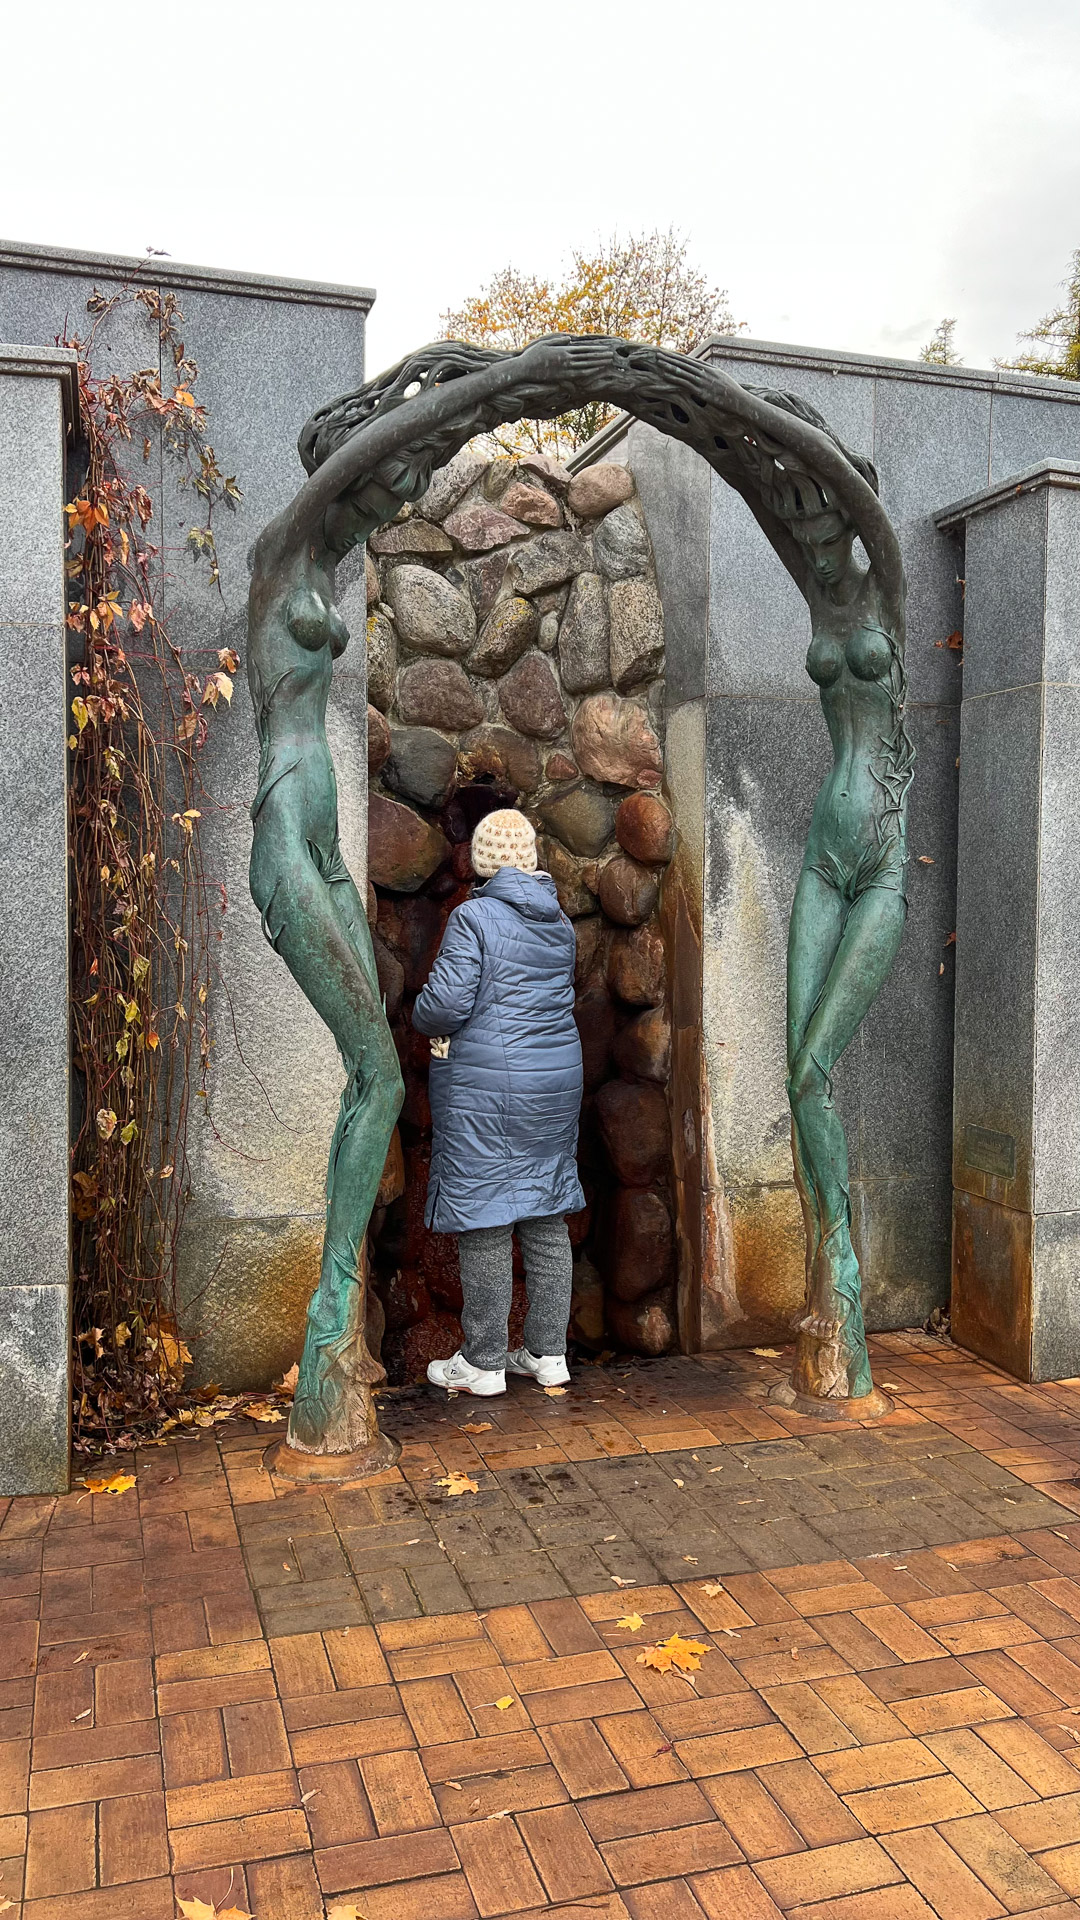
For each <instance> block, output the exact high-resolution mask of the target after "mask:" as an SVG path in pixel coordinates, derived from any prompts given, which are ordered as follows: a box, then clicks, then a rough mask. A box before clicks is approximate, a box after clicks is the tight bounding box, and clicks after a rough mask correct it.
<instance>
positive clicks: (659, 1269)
mask: <svg viewBox="0 0 1080 1920" xmlns="http://www.w3.org/2000/svg"><path fill="white" fill-rule="evenodd" d="M673 1264H674V1235H673V1231H672V1225H671V1215H670V1213H669V1212H668V1209H667V1206H666V1204H665V1202H664V1199H663V1196H662V1195H661V1194H659V1193H656V1192H654V1191H653V1190H652V1189H651V1188H649V1187H620V1188H619V1191H618V1193H617V1194H616V1195H615V1199H614V1202H613V1204H612V1208H611V1215H610V1233H609V1237H608V1242H607V1260H606V1267H607V1283H608V1286H609V1288H610V1290H611V1292H612V1293H613V1294H614V1296H615V1298H616V1299H617V1300H625V1301H626V1302H627V1303H628V1304H633V1303H634V1302H635V1301H637V1300H641V1299H644V1297H645V1295H646V1294H649V1293H655V1292H656V1290H657V1288H659V1287H666V1286H667V1285H668V1284H669V1283H670V1281H671V1277H672V1268H673Z"/></svg>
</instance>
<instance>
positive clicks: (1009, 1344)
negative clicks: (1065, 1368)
mask: <svg viewBox="0 0 1080 1920" xmlns="http://www.w3.org/2000/svg"><path fill="white" fill-rule="evenodd" d="M1032 1233H1033V1223H1032V1216H1031V1215H1030V1214H1029V1213H1021V1212H1019V1211H1018V1210H1017V1209H1016V1208H1014V1207H1003V1206H1001V1205H1000V1204H999V1203H998V1202H996V1201H994V1200H986V1199H983V1198H982V1197H981V1196H980V1195H979V1194H975V1193H965V1192H963V1191H962V1190H960V1189H954V1192H953V1253H952V1267H953V1293H952V1333H953V1338H954V1340H955V1341H956V1342H957V1344H958V1345H959V1346H961V1347H967V1348H969V1349H970V1351H971V1352H972V1353H977V1354H979V1355H980V1357H981V1358H982V1359H984V1360H991V1361H993V1362H994V1364H995V1365H996V1366H999V1367H1004V1369H1005V1371H1006V1372H1007V1373H1011V1374H1013V1375H1015V1377H1016V1378H1017V1379H1019V1380H1030V1379H1031V1289H1032Z"/></svg>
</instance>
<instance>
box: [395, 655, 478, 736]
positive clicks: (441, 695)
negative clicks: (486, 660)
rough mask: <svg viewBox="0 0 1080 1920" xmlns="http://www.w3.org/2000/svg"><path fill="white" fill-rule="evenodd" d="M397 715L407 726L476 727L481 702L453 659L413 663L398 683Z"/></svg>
mask: <svg viewBox="0 0 1080 1920" xmlns="http://www.w3.org/2000/svg"><path fill="white" fill-rule="evenodd" d="M397 711H398V716H399V718H400V719H402V720H403V721H404V722H405V724H406V725H407V726H410V727H445V728H446V730H447V731H448V732H452V733H456V732H458V731H463V730H464V729H466V728H468V727H475V726H478V725H479V723H480V721H481V720H482V719H483V717H484V703H483V701H482V700H481V698H480V695H479V694H478V692H477V690H476V688H475V687H474V686H473V685H472V683H471V682H470V681H469V680H468V679H466V677H465V674H464V673H463V672H462V670H461V668H460V667H459V666H458V663H457V661H456V660H414V661H413V662H412V664H411V666H408V667H406V668H405V670H404V672H403V673H402V676H401V679H400V681H399V682H398V690H397Z"/></svg>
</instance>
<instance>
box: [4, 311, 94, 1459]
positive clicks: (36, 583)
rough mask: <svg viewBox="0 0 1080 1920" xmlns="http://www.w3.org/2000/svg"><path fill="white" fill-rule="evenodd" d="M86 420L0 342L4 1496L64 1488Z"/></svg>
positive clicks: (16, 350)
mask: <svg viewBox="0 0 1080 1920" xmlns="http://www.w3.org/2000/svg"><path fill="white" fill-rule="evenodd" d="M3 334H4V329H3V327H2V326H0V339H2V338H3ZM76 415H77V396H76V380H75V360H74V356H73V355H72V354H68V353H61V352H57V351H56V350H55V349H53V350H51V351H50V350H49V349H47V348H21V347H18V346H2V347H0V818H2V819H3V821H4V824H5V835H4V858H3V860H2V861H0V1223H2V1224H0V1356H2V1362H0V1365H2V1373H0V1494H7V1493H62V1492H65V1491H66V1489H67V1484H68V1446H69V1434H70V1425H71V1389H70V1380H69V1373H70V1360H69V1355H70V1346H71V1343H70V1320H71V1273H70V1243H69V1233H68V1102H69V1094H70V1086H69V1080H70V1067H69V1050H68V897H67V766H66V761H67V748H66V746H65V741H66V737H67V727H68V715H67V688H66V677H67V676H66V671H65V645H64V642H65V629H64V616H65V611H66V608H65V586H64V538H65V521H64V512H63V508H64V502H65V500H66V498H67V494H66V491H65V464H66V453H67V449H68V446H69V443H70V439H71V435H72V431H73V427H74V423H75V419H76Z"/></svg>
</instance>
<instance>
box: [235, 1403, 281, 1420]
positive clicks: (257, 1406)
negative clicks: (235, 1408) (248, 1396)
mask: <svg viewBox="0 0 1080 1920" xmlns="http://www.w3.org/2000/svg"><path fill="white" fill-rule="evenodd" d="M240 1412H241V1413H246V1415H247V1417H248V1419H249V1420H261V1421H264V1422H265V1421H268V1420H284V1418H285V1415H284V1414H283V1413H282V1411H281V1408H280V1407H272V1406H271V1405H270V1403H269V1401H267V1400H251V1401H249V1402H248V1405H247V1406H246V1407H241V1408H240Z"/></svg>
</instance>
